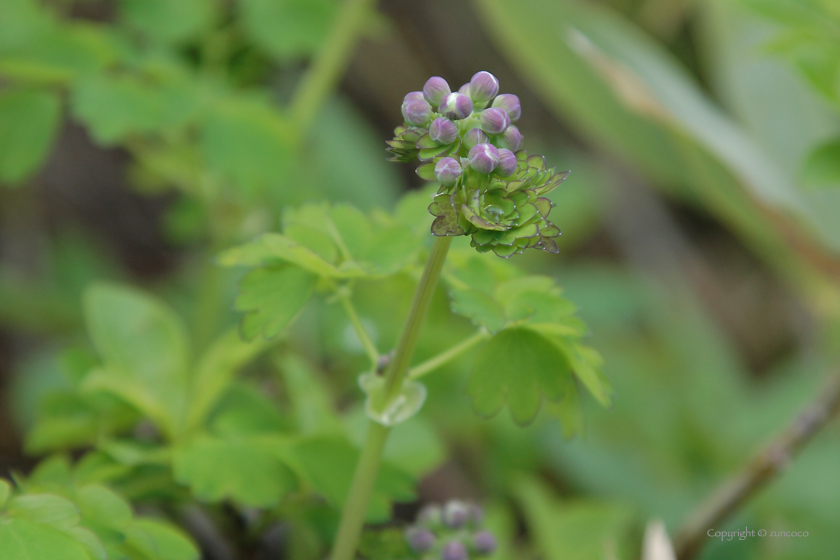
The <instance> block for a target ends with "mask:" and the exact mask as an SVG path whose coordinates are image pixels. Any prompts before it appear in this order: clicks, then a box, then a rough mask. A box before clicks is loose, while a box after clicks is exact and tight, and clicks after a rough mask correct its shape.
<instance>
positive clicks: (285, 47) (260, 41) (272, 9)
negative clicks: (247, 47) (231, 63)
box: [240, 0, 339, 58]
mask: <svg viewBox="0 0 840 560" xmlns="http://www.w3.org/2000/svg"><path fill="white" fill-rule="evenodd" d="M240 6H241V10H242V22H243V24H244V25H245V30H246V31H247V32H248V35H249V37H250V38H251V39H252V40H253V41H254V42H255V43H256V44H257V45H259V46H260V47H262V48H263V49H265V50H266V51H268V52H270V53H271V54H273V55H275V56H277V57H280V58H288V57H292V56H299V55H305V54H309V53H311V52H313V51H315V50H316V49H317V48H318V47H319V46H321V44H322V43H323V42H324V40H325V39H326V38H327V33H328V31H329V27H330V23H331V22H332V20H333V18H334V17H335V15H336V13H337V12H338V7H339V4H338V2H336V1H335V0H243V1H242V2H241V3H240Z"/></svg>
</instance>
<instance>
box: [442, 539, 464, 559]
mask: <svg viewBox="0 0 840 560" xmlns="http://www.w3.org/2000/svg"><path fill="white" fill-rule="evenodd" d="M440 560H469V556H467V547H466V546H464V545H463V543H461V542H460V541H449V542H448V543H446V545H444V547H443V550H441V551H440Z"/></svg>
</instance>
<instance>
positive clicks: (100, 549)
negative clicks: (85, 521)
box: [65, 527, 108, 560]
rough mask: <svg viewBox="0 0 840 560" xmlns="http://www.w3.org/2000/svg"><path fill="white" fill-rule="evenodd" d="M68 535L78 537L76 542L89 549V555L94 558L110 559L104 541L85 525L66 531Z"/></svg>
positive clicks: (98, 559)
mask: <svg viewBox="0 0 840 560" xmlns="http://www.w3.org/2000/svg"><path fill="white" fill-rule="evenodd" d="M65 532H66V533H67V534H68V535H70V536H71V537H73V538H74V539H76V542H78V543H79V544H81V545H82V546H84V547H85V549H87V553H88V555H89V556H90V557H91V558H93V560H108V552H107V551H106V550H105V547H104V546H103V545H102V541H100V540H99V537H97V536H96V533H94V532H93V531H91V530H90V529H86V528H84V527H73V528H72V529H69V530H68V531H65Z"/></svg>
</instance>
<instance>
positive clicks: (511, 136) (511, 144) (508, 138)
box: [496, 125, 522, 152]
mask: <svg viewBox="0 0 840 560" xmlns="http://www.w3.org/2000/svg"><path fill="white" fill-rule="evenodd" d="M496 143H497V144H498V145H499V147H500V148H507V149H508V150H510V151H511V152H515V151H517V150H518V149H519V147H520V146H521V145H522V134H520V133H519V129H518V128H516V127H515V126H514V125H510V126H509V127H507V130H505V131H504V133H502V135H501V136H499V137H498V138H496Z"/></svg>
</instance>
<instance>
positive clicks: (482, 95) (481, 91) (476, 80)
mask: <svg viewBox="0 0 840 560" xmlns="http://www.w3.org/2000/svg"><path fill="white" fill-rule="evenodd" d="M497 93H499V80H497V79H496V76H494V75H493V74H491V73H490V72H483V71H482V72H478V73H477V74H476V75H475V76H473V77H472V79H471V80H470V97H471V98H472V99H473V101H475V102H476V103H487V102H488V101H490V100H491V99H493V97H495V96H496V94H497Z"/></svg>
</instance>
